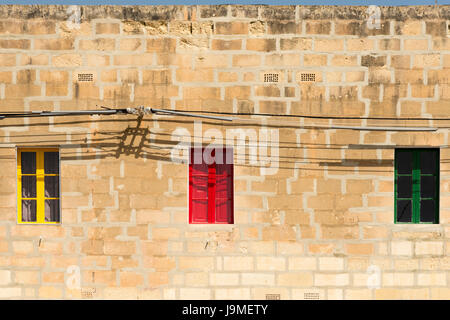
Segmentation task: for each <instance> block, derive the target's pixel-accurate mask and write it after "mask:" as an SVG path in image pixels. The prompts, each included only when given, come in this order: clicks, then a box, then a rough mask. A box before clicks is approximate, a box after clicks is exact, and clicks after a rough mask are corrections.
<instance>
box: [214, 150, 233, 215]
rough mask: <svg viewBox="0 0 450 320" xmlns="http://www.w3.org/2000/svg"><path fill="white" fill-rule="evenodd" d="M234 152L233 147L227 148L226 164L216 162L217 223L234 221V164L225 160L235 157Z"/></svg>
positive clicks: (225, 153)
mask: <svg viewBox="0 0 450 320" xmlns="http://www.w3.org/2000/svg"><path fill="white" fill-rule="evenodd" d="M232 152H233V150H232V149H226V152H224V164H216V201H215V211H216V214H215V219H216V222H217V223H233V164H232V163H226V161H225V159H227V158H228V159H232V158H233V157H232ZM230 153H231V157H230ZM225 155H227V157H225Z"/></svg>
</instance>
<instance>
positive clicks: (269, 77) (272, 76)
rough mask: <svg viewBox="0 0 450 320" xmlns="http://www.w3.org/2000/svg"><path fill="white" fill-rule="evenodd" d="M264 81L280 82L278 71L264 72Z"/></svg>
mask: <svg viewBox="0 0 450 320" xmlns="http://www.w3.org/2000/svg"><path fill="white" fill-rule="evenodd" d="M264 82H278V73H264Z"/></svg>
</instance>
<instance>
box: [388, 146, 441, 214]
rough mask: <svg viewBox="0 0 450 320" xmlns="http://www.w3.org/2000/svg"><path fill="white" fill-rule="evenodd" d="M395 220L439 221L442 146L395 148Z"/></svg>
mask: <svg viewBox="0 0 450 320" xmlns="http://www.w3.org/2000/svg"><path fill="white" fill-rule="evenodd" d="M394 192H395V223H439V149H396V150H395V190H394Z"/></svg>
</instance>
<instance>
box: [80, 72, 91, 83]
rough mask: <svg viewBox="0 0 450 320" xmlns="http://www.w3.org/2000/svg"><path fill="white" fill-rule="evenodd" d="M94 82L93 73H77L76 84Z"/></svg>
mask: <svg viewBox="0 0 450 320" xmlns="http://www.w3.org/2000/svg"><path fill="white" fill-rule="evenodd" d="M92 81H94V74H93V73H79V74H78V82H92Z"/></svg>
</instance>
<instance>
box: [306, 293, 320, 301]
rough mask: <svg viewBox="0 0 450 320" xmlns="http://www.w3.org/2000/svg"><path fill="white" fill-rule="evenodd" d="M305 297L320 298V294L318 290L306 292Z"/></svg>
mask: <svg viewBox="0 0 450 320" xmlns="http://www.w3.org/2000/svg"><path fill="white" fill-rule="evenodd" d="M303 298H304V299H305V300H320V295H319V293H318V292H305V293H304V294H303Z"/></svg>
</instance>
